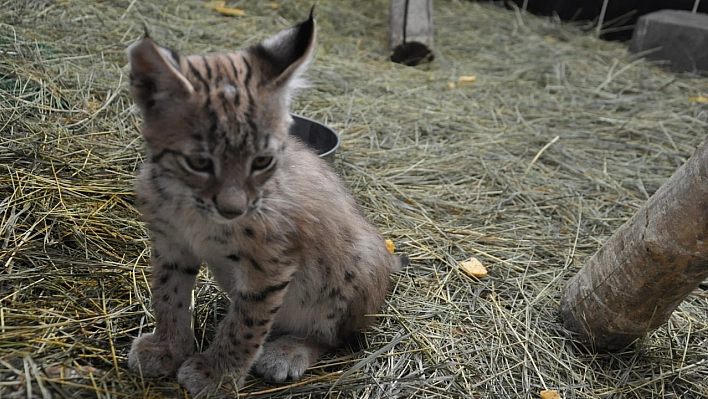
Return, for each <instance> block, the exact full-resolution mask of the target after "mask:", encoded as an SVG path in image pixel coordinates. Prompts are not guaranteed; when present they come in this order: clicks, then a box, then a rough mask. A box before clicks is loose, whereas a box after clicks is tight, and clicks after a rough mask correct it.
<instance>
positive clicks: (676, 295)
mask: <svg viewBox="0 0 708 399" xmlns="http://www.w3.org/2000/svg"><path fill="white" fill-rule="evenodd" d="M707 277H708V144H706V141H704V142H703V143H702V144H701V145H700V146H699V148H698V149H697V150H696V152H695V153H694V154H693V156H692V157H691V158H689V160H688V161H686V163H685V164H684V165H683V166H682V167H681V168H679V169H678V171H676V173H674V175H673V176H671V178H670V179H669V180H668V181H667V182H666V183H665V184H664V185H662V186H661V187H660V188H659V190H657V192H656V193H655V194H654V195H653V196H652V197H651V198H650V199H649V200H648V201H647V202H646V204H644V206H642V207H641V208H640V209H639V211H638V212H637V213H636V214H635V215H634V216H633V217H632V218H631V219H630V220H629V221H627V222H626V223H625V224H624V225H622V226H621V227H620V228H619V229H618V230H617V231H616V232H615V233H614V234H613V235H612V237H610V238H609V239H608V240H607V242H606V243H605V244H604V245H603V246H602V247H601V248H600V250H599V251H598V252H597V253H596V254H595V255H594V256H593V257H592V258H591V259H590V260H589V261H588V262H587V263H586V264H585V266H584V267H583V268H582V269H581V270H580V271H579V272H578V273H577V274H576V275H575V276H573V277H572V278H571V279H570V280H569V281H568V283H567V284H566V286H565V288H564V290H563V293H562V295H561V303H560V314H561V317H562V319H563V323H564V325H565V327H566V328H567V329H568V330H571V331H573V332H575V333H577V334H578V336H579V338H580V339H581V340H582V341H585V342H586V343H589V344H590V345H591V346H592V347H594V348H595V349H597V350H610V351H611V350H618V349H622V348H624V347H626V346H627V345H629V344H631V343H632V342H633V341H635V340H636V339H637V338H640V337H642V336H644V335H645V334H646V333H647V332H649V331H651V330H653V329H655V328H657V327H659V326H660V325H662V324H663V323H665V322H666V321H667V320H668V319H669V317H670V316H671V313H672V312H673V311H674V310H675V309H676V307H678V305H679V304H680V303H681V302H682V301H683V300H684V299H685V298H686V297H687V296H688V294H690V293H691V291H693V290H694V289H695V288H696V287H698V285H699V284H701V282H702V281H703V280H705V279H706V278H707Z"/></svg>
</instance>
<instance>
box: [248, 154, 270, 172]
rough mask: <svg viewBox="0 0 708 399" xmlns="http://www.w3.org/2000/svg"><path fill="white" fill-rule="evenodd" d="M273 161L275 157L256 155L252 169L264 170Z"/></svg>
mask: <svg viewBox="0 0 708 399" xmlns="http://www.w3.org/2000/svg"><path fill="white" fill-rule="evenodd" d="M272 163H273V157H263V156H262V157H256V158H255V159H254V160H253V163H252V164H251V170H252V171H256V170H263V169H266V168H267V167H269V166H270V164H272Z"/></svg>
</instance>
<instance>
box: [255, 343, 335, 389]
mask: <svg viewBox="0 0 708 399" xmlns="http://www.w3.org/2000/svg"><path fill="white" fill-rule="evenodd" d="M330 349H331V348H330V347H329V346H327V345H325V344H322V343H319V342H316V341H314V340H311V339H301V338H296V337H295V336H292V335H283V336H281V337H278V338H275V339H274V340H272V341H268V342H266V343H265V344H264V345H263V352H262V353H261V355H260V357H259V358H258V359H257V360H256V362H255V363H254V364H253V371H254V372H256V373H257V374H260V375H262V376H263V377H264V378H265V379H267V380H271V381H275V382H283V381H285V380H286V379H287V378H290V379H292V380H297V379H299V378H300V377H302V375H303V374H304V373H305V370H307V368H308V367H310V366H311V365H312V364H313V363H315V362H316V361H317V359H319V358H320V356H322V355H323V354H324V353H326V352H328V351H329V350H330Z"/></svg>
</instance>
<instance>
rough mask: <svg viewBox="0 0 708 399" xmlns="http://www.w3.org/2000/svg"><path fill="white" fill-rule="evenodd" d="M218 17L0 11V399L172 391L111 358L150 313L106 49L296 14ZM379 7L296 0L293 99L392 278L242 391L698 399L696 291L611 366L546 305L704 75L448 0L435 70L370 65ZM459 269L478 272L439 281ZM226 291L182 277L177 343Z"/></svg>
mask: <svg viewBox="0 0 708 399" xmlns="http://www.w3.org/2000/svg"><path fill="white" fill-rule="evenodd" d="M227 5H228V6H230V7H234V8H241V9H243V10H244V15H243V16H237V17H233V18H230V17H225V16H222V15H220V14H218V13H215V12H214V11H212V10H210V9H208V8H206V7H204V2H200V1H158V0H152V1H134V0H132V1H86V0H70V1H58V0H57V1H52V0H21V1H14V0H4V1H0V131H1V133H0V166H1V167H2V172H0V265H2V268H1V269H0V306H1V307H0V353H1V356H0V397H2V398H24V397H32V398H52V397H53V398H62V397H72V398H74V397H77V398H96V397H98V398H123V397H128V398H132V397H145V398H153V397H184V396H185V393H184V392H183V391H181V389H180V388H179V386H178V384H177V383H176V381H175V380H174V379H173V378H170V379H143V378H141V377H140V376H139V375H136V374H134V373H132V372H130V371H129V370H128V369H127V365H126V363H127V353H128V350H129V347H130V343H131V341H132V339H133V338H134V337H136V336H137V335H139V334H140V333H141V332H143V331H149V330H151V329H152V327H153V319H152V316H151V306H150V292H149V286H148V279H149V268H148V265H147V259H148V255H149V242H148V240H147V232H146V230H145V228H144V226H143V224H142V223H141V222H140V221H139V215H138V213H137V211H136V210H135V208H134V206H133V201H134V196H133V192H132V182H133V178H134V175H135V172H136V169H137V168H138V167H139V165H140V164H141V162H142V154H143V143H142V140H141V138H140V137H139V134H138V125H139V123H140V120H139V115H138V113H137V110H136V109H135V107H134V106H133V105H132V101H131V99H130V97H129V93H128V91H127V89H126V86H127V85H126V80H127V65H126V57H125V48H126V46H127V45H129V44H130V43H132V42H133V41H134V40H136V39H138V38H139V37H140V36H141V34H142V30H143V26H147V27H149V29H150V31H151V35H152V36H153V37H154V38H156V39H157V40H158V41H159V42H161V43H163V44H165V45H170V46H172V47H175V48H176V49H178V50H179V51H180V52H183V53H204V52H210V51H221V50H227V49H232V48H238V47H241V46H244V45H249V44H253V43H255V42H256V41H258V40H260V39H262V38H264V37H267V36H268V35H270V34H273V33H274V32H275V31H277V30H278V29H281V28H284V27H287V26H289V25H291V24H293V23H295V22H296V21H298V20H300V19H303V18H305V17H306V15H307V13H308V12H309V5H305V4H304V3H302V2H296V1H289V0H282V1H277V2H275V3H268V2H248V1H230V2H228V4H227ZM387 7H388V2H387V1H384V0H366V1H353V0H349V1H347V0H340V1H328V0H322V1H319V2H318V3H317V7H316V11H315V13H316V17H317V19H318V22H319V25H320V32H319V48H318V50H317V54H316V57H315V61H314V64H313V65H312V68H311V71H310V74H309V77H310V83H311V88H310V89H308V90H306V91H305V92H304V93H302V94H301V95H300V97H299V99H298V100H297V102H296V103H295V104H294V111H295V112H297V113H300V114H303V115H305V116H308V117H312V118H315V119H318V120H321V121H323V122H324V123H326V124H328V125H329V126H331V127H333V128H334V129H335V130H337V131H338V132H339V133H340V134H341V136H342V139H343V145H342V148H341V150H340V151H339V153H338V156H337V161H336V167H337V170H338V171H339V172H340V174H341V175H342V176H343V177H344V178H345V179H346V181H347V183H348V185H349V186H350V187H351V190H352V192H353V193H354V194H355V195H356V197H357V198H358V200H359V202H360V203H361V204H362V206H363V207H364V209H365V212H366V213H367V214H368V215H369V216H370V217H371V219H372V220H373V221H374V222H375V223H376V224H377V225H378V226H379V227H380V229H381V230H382V232H383V233H384V235H385V236H386V237H387V238H391V239H393V240H394V241H395V243H396V245H397V250H398V251H400V252H406V253H408V254H409V255H410V256H411V259H412V264H411V266H410V267H409V268H407V269H406V270H404V271H402V272H400V273H398V274H395V275H394V276H392V278H391V281H392V284H391V286H392V287H391V294H390V295H389V299H388V300H387V303H386V305H385V307H384V308H383V309H382V314H381V317H380V321H379V322H378V323H377V324H376V325H375V326H374V327H373V328H372V329H371V330H370V331H368V332H367V333H366V334H365V335H364V336H363V337H362V342H363V343H364V349H362V350H353V349H348V348H344V349H342V350H341V351H340V352H338V353H336V354H333V355H331V356H328V357H326V358H325V359H323V360H322V361H321V362H319V363H318V364H317V365H316V366H315V367H313V368H312V369H310V370H309V371H308V372H307V373H306V375H305V377H304V379H303V381H302V382H301V383H289V384H284V385H272V384H268V383H265V382H263V381H260V380H258V379H253V380H251V382H250V383H249V384H248V385H247V386H246V388H245V389H244V390H243V392H242V395H243V396H248V397H251V396H258V397H265V396H274V397H294V398H305V397H314V398H317V397H328V398H349V397H352V398H378V397H417V398H457V397H475V398H477V397H481V398H507V397H522V398H538V397H540V396H539V393H540V391H542V390H544V389H549V390H556V391H558V393H559V394H560V395H561V397H563V398H596V397H599V398H672V397H676V398H679V397H680V398H699V397H705V396H707V395H708V388H707V386H708V385H707V384H706V381H708V293H707V292H706V289H707V287H706V286H705V285H704V286H702V288H699V289H697V290H696V291H695V292H694V293H693V294H692V295H690V296H689V297H688V299H687V300H686V301H685V302H684V303H683V304H682V305H681V306H680V307H679V308H678V310H677V311H676V312H675V313H674V315H673V316H672V318H671V319H670V320H669V322H668V323H667V324H666V325H664V326H662V327H661V328H659V329H658V330H657V331H655V332H652V333H650V334H649V335H648V336H647V337H646V339H645V340H644V342H643V345H641V346H638V347H631V348H629V349H627V350H625V351H623V352H620V353H617V354H592V353H590V352H587V351H585V350H583V348H582V347H581V346H580V345H579V344H577V343H576V342H575V341H573V339H572V337H571V336H570V335H569V334H568V333H567V332H566V331H564V330H563V328H562V325H561V323H560V320H559V319H558V316H557V311H558V298H559V293H560V290H561V289H562V287H563V284H564V282H565V281H567V279H568V278H569V277H570V276H572V275H573V274H574V273H576V272H577V271H578V270H579V268H580V267H581V266H582V265H583V264H584V262H585V261H586V260H588V259H589V257H590V256H592V254H593V253H594V252H595V251H596V250H597V249H598V248H599V246H600V245H602V243H603V242H604V241H605V240H607V238H608V237H609V236H610V234H611V233H612V232H613V231H614V229H616V228H617V227H619V226H620V225H621V224H622V223H623V222H624V221H625V220H627V219H628V218H629V217H631V215H632V214H633V213H634V212H636V210H637V209H638V208H639V207H640V206H641V205H642V204H643V203H644V201H646V199H647V198H648V197H649V196H650V195H651V194H652V193H653V192H654V191H655V190H656V189H657V188H658V187H659V186H660V185H661V184H662V183H663V182H664V181H665V180H666V179H667V178H668V177H669V176H671V174H672V173H673V172H674V171H675V170H676V168H678V167H679V166H680V165H681V164H682V163H683V162H684V161H685V160H686V159H687V158H688V157H689V156H690V155H691V154H692V152H693V150H694V148H695V147H696V145H697V144H698V143H699V142H701V141H702V140H703V138H704V137H705V133H706V127H707V126H708V104H706V103H704V102H701V100H703V99H702V98H701V96H708V80H707V79H705V78H700V77H696V76H677V75H673V74H668V73H665V72H663V71H662V70H661V69H660V68H659V67H657V66H656V65H653V64H650V63H647V62H645V61H643V60H642V59H641V58H639V57H635V56H632V55H629V54H627V53H626V52H625V50H624V47H623V46H622V45H620V44H616V43H606V42H602V41H599V40H597V39H595V38H593V37H592V36H590V35H589V34H588V33H586V32H583V31H582V30H580V29H579V27H577V26H568V25H562V24H560V23H558V22H557V21H554V20H551V19H540V18H537V17H533V16H531V15H528V14H525V13H523V12H520V11H516V12H515V11H509V10H506V9H504V8H503V7H501V6H499V5H498V4H488V3H482V4H478V3H472V2H456V1H437V2H436V3H435V24H436V37H435V40H436V60H435V61H434V62H433V63H432V64H429V65H424V66H419V67H415V68H410V67H404V66H400V65H395V64H392V63H390V62H389V61H388V60H387V56H388V51H387V24H388V15H387V14H388V13H387ZM471 75H474V76H476V81H475V82H472V83H461V82H459V77H460V76H471ZM706 100H708V99H706ZM473 256H474V257H477V258H478V259H479V260H480V261H481V262H482V263H484V264H485V265H486V266H487V267H488V269H489V275H488V276H487V277H484V278H472V277H469V276H467V275H466V274H464V273H462V272H461V271H460V269H459V262H461V261H465V260H468V259H469V258H470V257H473ZM226 303H227V299H226V297H225V296H224V295H223V294H222V293H220V292H219V290H218V289H217V288H216V287H215V286H214V283H213V282H212V281H211V280H210V279H209V276H208V273H206V272H205V271H203V272H202V274H200V279H199V283H198V285H197V287H196V289H195V293H194V308H195V310H196V312H195V313H196V316H195V321H194V325H195V326H194V327H195V330H196V333H197V339H198V343H197V344H198V345H199V346H200V347H203V346H206V345H208V343H209V341H210V339H211V338H212V335H213V331H214V327H215V325H216V323H217V321H218V320H219V318H220V317H221V315H223V312H224V308H225V306H226Z"/></svg>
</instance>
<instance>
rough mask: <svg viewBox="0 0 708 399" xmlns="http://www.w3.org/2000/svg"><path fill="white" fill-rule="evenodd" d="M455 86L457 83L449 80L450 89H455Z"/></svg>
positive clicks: (448, 86)
mask: <svg viewBox="0 0 708 399" xmlns="http://www.w3.org/2000/svg"><path fill="white" fill-rule="evenodd" d="M455 87H457V86H456V85H455V83H454V82H448V84H447V88H448V89H454V88H455Z"/></svg>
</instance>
